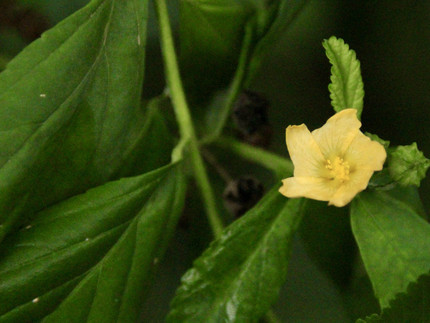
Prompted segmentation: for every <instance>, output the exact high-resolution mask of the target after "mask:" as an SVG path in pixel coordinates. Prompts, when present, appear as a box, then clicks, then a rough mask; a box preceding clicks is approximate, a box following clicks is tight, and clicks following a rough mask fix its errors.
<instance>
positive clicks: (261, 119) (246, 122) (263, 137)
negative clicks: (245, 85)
mask: <svg viewBox="0 0 430 323" xmlns="http://www.w3.org/2000/svg"><path fill="white" fill-rule="evenodd" d="M269 106H270V104H269V101H268V100H267V99H266V98H265V97H264V96H263V95H262V94H260V93H257V92H253V91H249V90H245V91H243V92H242V93H241V94H240V95H239V97H238V99H237V101H236V104H235V106H234V109H233V120H234V122H235V123H236V125H237V128H238V130H239V137H240V138H241V139H242V140H244V141H246V142H248V143H249V144H251V145H254V146H261V147H267V146H268V145H269V143H270V139H271V137H272V130H271V127H270V125H269V121H268V116H267V109H268V107H269Z"/></svg>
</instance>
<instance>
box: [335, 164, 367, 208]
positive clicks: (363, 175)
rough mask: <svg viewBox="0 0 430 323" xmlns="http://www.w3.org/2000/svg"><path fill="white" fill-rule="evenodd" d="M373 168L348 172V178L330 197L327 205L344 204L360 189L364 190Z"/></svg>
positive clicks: (340, 205) (339, 205)
mask: <svg viewBox="0 0 430 323" xmlns="http://www.w3.org/2000/svg"><path fill="white" fill-rule="evenodd" d="M372 174H373V170H367V169H360V170H356V171H355V172H353V173H352V174H350V178H349V180H348V181H346V182H345V183H344V184H343V185H341V186H340V187H339V189H338V190H337V191H336V193H335V194H333V196H332V197H331V198H330V200H329V203H328V204H329V205H335V206H338V207H342V206H345V205H346V204H348V203H349V202H351V200H352V199H353V198H354V197H355V196H356V195H357V194H358V193H359V192H361V191H363V190H365V189H366V187H367V185H368V184H369V180H370V178H371V177H372Z"/></svg>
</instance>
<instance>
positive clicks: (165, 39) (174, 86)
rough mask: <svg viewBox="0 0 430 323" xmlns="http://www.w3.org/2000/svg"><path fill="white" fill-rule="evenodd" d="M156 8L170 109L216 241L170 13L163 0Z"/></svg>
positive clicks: (217, 222) (216, 222)
mask: <svg viewBox="0 0 430 323" xmlns="http://www.w3.org/2000/svg"><path fill="white" fill-rule="evenodd" d="M155 8H156V12H157V16H158V25H159V28H160V36H161V48H162V53H163V59H164V69H165V72H166V79H167V85H168V87H169V90H170V94H171V98H172V103H173V108H174V111H175V115H176V120H177V121H178V125H179V131H180V135H181V141H182V142H189V148H190V157H191V162H192V165H193V170H194V176H195V178H196V182H197V185H198V188H199V191H200V193H201V195H202V198H203V201H204V205H205V209H206V213H207V216H208V219H209V223H210V225H211V228H212V231H213V233H214V235H215V237H219V236H221V232H222V229H223V224H222V221H221V219H220V218H219V216H218V212H217V209H216V203H215V196H214V192H213V189H212V187H211V185H210V182H209V178H208V175H207V172H206V169H205V165H204V163H203V160H202V157H201V155H200V151H199V146H198V143H197V137H196V133H195V130H194V125H193V122H192V119H191V114H190V111H189V109H188V104H187V100H186V98H185V92H184V89H183V86H182V81H181V77H180V73H179V67H178V62H177V59H176V53H175V47H174V43H173V36H172V30H171V27H170V22H169V13H168V9H167V5H166V1H165V0H155Z"/></svg>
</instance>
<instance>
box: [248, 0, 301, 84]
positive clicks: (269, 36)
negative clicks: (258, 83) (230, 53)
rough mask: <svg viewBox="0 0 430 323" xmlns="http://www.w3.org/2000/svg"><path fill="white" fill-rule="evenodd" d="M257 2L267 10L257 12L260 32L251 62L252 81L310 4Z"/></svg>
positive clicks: (277, 0)
mask: <svg viewBox="0 0 430 323" xmlns="http://www.w3.org/2000/svg"><path fill="white" fill-rule="evenodd" d="M256 1H257V2H260V3H265V4H266V5H265V6H266V8H265V9H266V10H258V11H257V12H256V14H257V21H258V31H259V32H258V33H257V37H258V43H257V44H256V45H255V48H254V52H253V55H252V59H251V62H250V76H249V77H250V79H252V77H253V76H255V75H256V73H257V72H258V71H259V68H260V66H261V63H262V60H263V59H264V57H265V56H266V55H267V54H268V53H269V52H270V51H271V50H272V49H273V47H274V46H276V44H277V43H278V40H279V38H280V37H281V36H282V34H283V33H284V32H285V31H286V29H287V28H288V27H289V26H290V25H291V23H292V22H293V21H294V19H295V18H296V17H297V15H298V14H299V13H300V11H301V10H302V9H303V7H304V6H305V5H306V4H307V3H308V2H309V0H272V1H267V0H266V1H261V0H256ZM269 4H270V5H269ZM260 6H261V5H260Z"/></svg>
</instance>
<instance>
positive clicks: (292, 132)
mask: <svg viewBox="0 0 430 323" xmlns="http://www.w3.org/2000/svg"><path fill="white" fill-rule="evenodd" d="M285 138H286V141H287V147H288V152H289V153H290V157H291V160H292V162H293V164H294V176H305V177H319V176H320V173H321V169H323V168H324V165H325V159H324V156H323V155H322V153H321V151H320V149H319V147H318V145H317V143H316V142H315V140H314V138H313V137H312V134H311V133H310V131H309V130H308V128H307V127H306V126H305V125H304V124H302V125H300V126H289V127H288V128H287V130H286V134H285Z"/></svg>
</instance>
